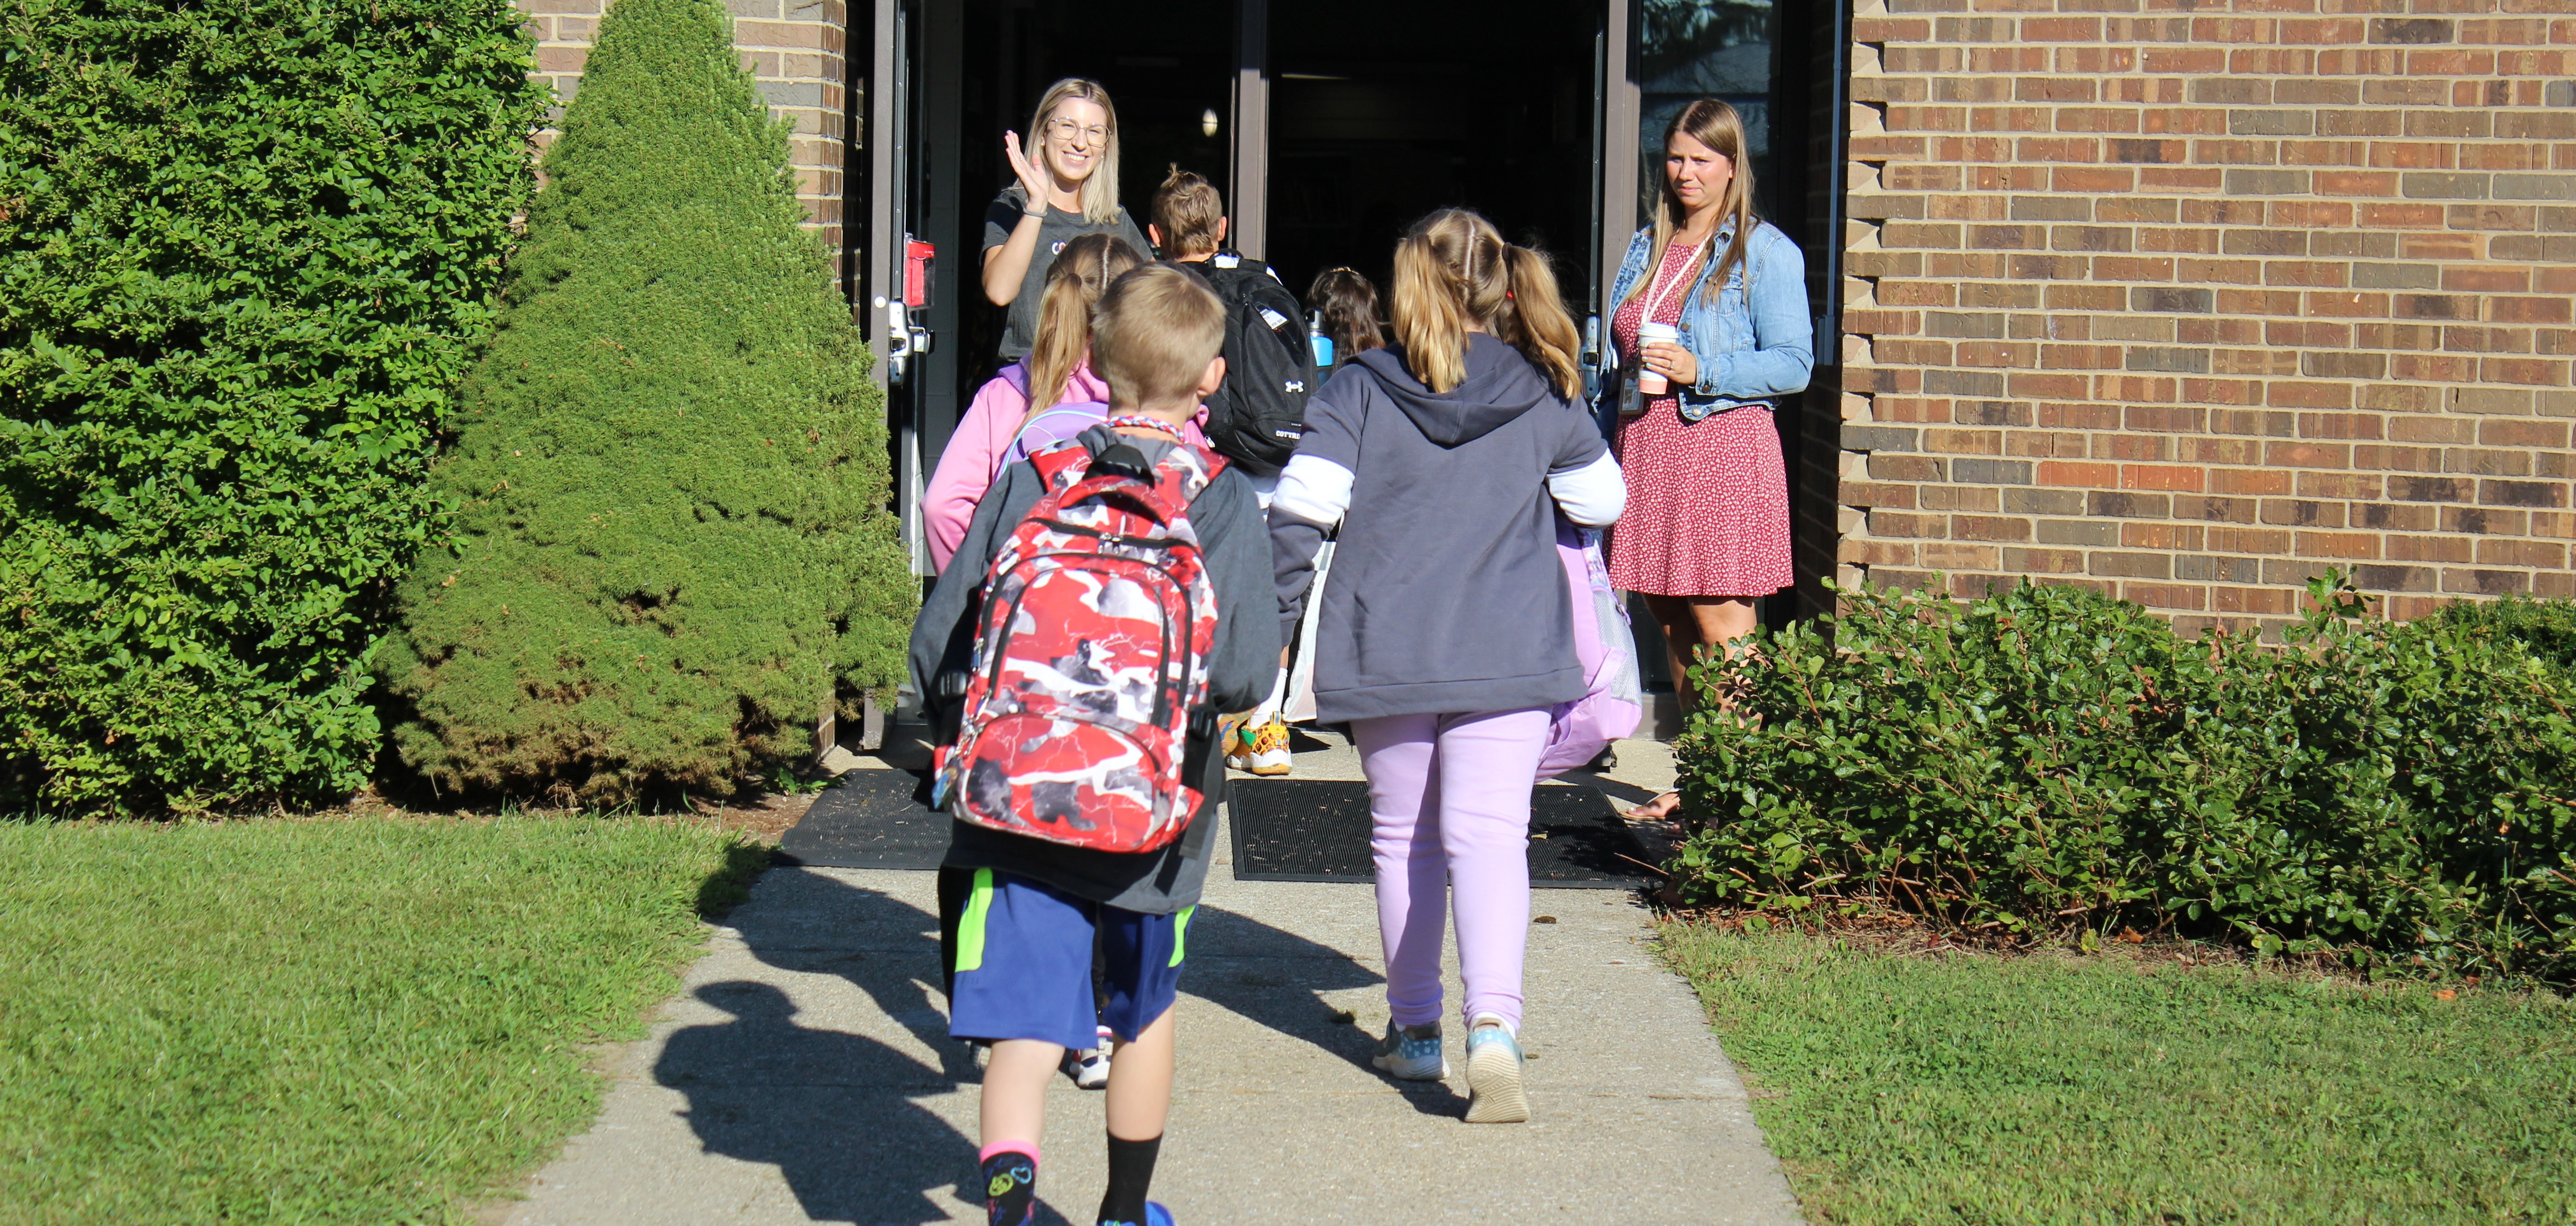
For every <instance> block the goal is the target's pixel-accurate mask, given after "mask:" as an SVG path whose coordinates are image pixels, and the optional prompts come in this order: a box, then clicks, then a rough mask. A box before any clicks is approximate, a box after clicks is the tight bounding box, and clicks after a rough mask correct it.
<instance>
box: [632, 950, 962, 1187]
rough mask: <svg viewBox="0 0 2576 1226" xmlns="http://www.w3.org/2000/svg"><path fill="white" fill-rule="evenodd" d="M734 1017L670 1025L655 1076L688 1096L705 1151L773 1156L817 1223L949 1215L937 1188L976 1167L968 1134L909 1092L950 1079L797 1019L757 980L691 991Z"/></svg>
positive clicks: (762, 1158) (940, 1088)
mask: <svg viewBox="0 0 2576 1226" xmlns="http://www.w3.org/2000/svg"><path fill="white" fill-rule="evenodd" d="M697 996H698V999H700V1000H703V1001H705V1002H707V1003H708V1004H710V1005H713V1006H715V1007H716V1008H718V1009H722V1010H724V1011H725V1012H727V1013H730V1014H732V1015H733V1020H732V1021H728V1022H720V1023H715V1024H711V1025H703V1026H691V1027H688V1028H686V1029H683V1030H681V1031H679V1032H677V1033H675V1034H673V1035H672V1036H671V1038H670V1040H669V1041H668V1042H667V1043H666V1044H664V1046H663V1049H662V1058H661V1059H660V1060H659V1061H657V1062H656V1063H655V1064H654V1066H653V1076H654V1078H655V1080H657V1081H659V1082H661V1083H662V1084H663V1085H666V1086H669V1087H671V1088H673V1089H676V1090H679V1091H680V1092H681V1093H683V1094H686V1095H688V1098H689V1109H688V1120H689V1127H690V1128H692V1129H694V1130H695V1131H696V1132H697V1135H698V1140H699V1142H700V1143H701V1144H703V1145H705V1146H706V1148H707V1151H708V1152H710V1153H718V1154H723V1155H725V1156H727V1157H732V1158H739V1159H742V1160H743V1161H746V1162H759V1163H768V1164H774V1165H776V1166H777V1167H778V1168H779V1172H780V1174H782V1175H783V1176H785V1178H786V1180H787V1186H788V1187H789V1188H790V1189H792V1190H793V1191H794V1192H795V1193H796V1199H797V1202H798V1203H799V1204H800V1205H801V1206H802V1207H803V1208H804V1210H805V1215H806V1216H807V1217H809V1218H812V1219H814V1220H816V1221H823V1222H868V1223H880V1222H902V1223H908V1224H919V1223H928V1222H945V1221H948V1220H949V1211H948V1209H947V1208H945V1207H944V1206H943V1205H941V1204H939V1203H937V1202H934V1201H933V1200H932V1199H931V1196H930V1192H931V1191H932V1190H933V1189H940V1188H949V1187H954V1186H955V1185H956V1183H957V1181H958V1180H959V1179H960V1178H961V1177H962V1176H963V1175H965V1174H966V1173H969V1172H971V1171H972V1170H973V1167H974V1159H975V1146H974V1143H973V1142H972V1141H970V1140H968V1139H967V1138H965V1137H963V1136H960V1135H958V1133H957V1131H956V1130H955V1129H953V1128H951V1127H949V1126H948V1123H947V1121H945V1120H942V1119H940V1118H939V1117H938V1116H936V1115H934V1114H932V1113H931V1112H930V1111H929V1110H927V1109H925V1108H923V1107H922V1106H920V1105H919V1104H917V1103H915V1102H913V1101H912V1098H913V1096H915V1095H919V1094H924V1093H940V1092H944V1091H946V1090H948V1089H949V1088H950V1086H951V1084H952V1083H951V1082H950V1081H949V1079H948V1078H946V1077H945V1076H943V1075H942V1074H941V1073H940V1071H939V1070H937V1069H933V1068H930V1067H928V1066H925V1065H922V1064H920V1063H917V1062H915V1061H913V1060H911V1059H908V1058H906V1057H905V1056H904V1055H903V1054H902V1053H900V1052H897V1051H895V1050H894V1049H893V1048H890V1047H888V1046H886V1045H885V1044H883V1043H879V1042H876V1041H875V1040H873V1039H868V1038H865V1037H862V1036H859V1035H854V1034H845V1033H843V1032H840V1031H837V1030H815V1029H808V1028H806V1027H803V1026H799V1025H797V1024H796V1013H797V1010H796V1006H795V1005H794V1004H792V1003H791V1002H789V1000H788V999H787V995H786V993H784V992H781V991H779V990H778V989H777V988H775V987H772V986H770V985H768V984H765V983H751V982H747V981H741V980H736V981H732V982H726V983H713V984H708V985H707V986H705V987H702V988H700V989H698V992H697Z"/></svg>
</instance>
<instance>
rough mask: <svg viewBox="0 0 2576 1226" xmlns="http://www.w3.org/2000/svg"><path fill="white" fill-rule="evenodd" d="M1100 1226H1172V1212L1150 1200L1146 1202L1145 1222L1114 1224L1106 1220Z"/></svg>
mask: <svg viewBox="0 0 2576 1226" xmlns="http://www.w3.org/2000/svg"><path fill="white" fill-rule="evenodd" d="M1100 1226H1172V1211H1171V1210H1169V1209H1166V1208H1164V1207H1162V1206H1161V1205H1160V1204H1157V1203H1155V1202H1153V1201H1150V1200H1149V1201H1146V1202H1145V1220H1144V1221H1142V1222H1112V1221H1109V1220H1107V1219H1105V1218H1104V1219H1102V1221H1101V1223H1100Z"/></svg>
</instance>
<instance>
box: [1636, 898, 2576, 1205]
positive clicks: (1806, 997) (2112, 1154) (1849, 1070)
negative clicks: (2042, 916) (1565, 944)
mask: <svg viewBox="0 0 2576 1226" xmlns="http://www.w3.org/2000/svg"><path fill="white" fill-rule="evenodd" d="M1664 950H1665V954H1666V956H1667V957H1668V958H1669V959H1670V960H1671V961H1672V962H1673V963H1674V965H1675V966H1677V967H1679V968H1680V969H1681V970H1682V971H1683V973H1685V974H1687V975H1688V976H1689V977H1690V979H1691V981H1692V983H1693V984H1694V985H1696V986H1697V988H1698V989H1699V993H1700V998H1701V999H1702V1000H1703V1001H1704V1002H1706V1004H1707V1005H1708V1009H1709V1016H1710V1017H1711V1019H1713V1020H1714V1022H1715V1023H1716V1026H1717V1030H1718V1033H1719V1035H1720V1036H1721V1037H1722V1038H1723V1039H1724V1041H1725V1043H1726V1047H1727V1051H1728V1053H1729V1054H1730V1055H1731V1056H1732V1057H1733V1058H1734V1060H1735V1062H1736V1064H1737V1066H1738V1067H1739V1068H1741V1069H1742V1070H1743V1071H1744V1073H1745V1076H1746V1078H1747V1080H1748V1081H1749V1082H1751V1083H1752V1085H1753V1087H1754V1089H1755V1093H1756V1096H1757V1097H1756V1101H1755V1103H1754V1109H1755V1114H1756V1116H1757V1118H1758V1119H1759V1120H1760V1121H1761V1124H1762V1127H1763V1131H1764V1132H1765V1133H1766V1134H1767V1135H1768V1137H1769V1139H1770V1142H1771V1145H1772V1148H1773V1150H1774V1151H1775V1152H1777V1153H1778V1154H1779V1155H1780V1157H1781V1158H1782V1160H1783V1161H1784V1162H1786V1163H1787V1165H1788V1166H1789V1169H1790V1181H1791V1183H1792V1184H1793V1186H1795V1187H1796V1189H1797V1191H1798V1195H1799V1196H1800V1198H1801V1199H1802V1200H1804V1201H1805V1203H1806V1205H1807V1207H1808V1209H1809V1212H1810V1213H1811V1214H1812V1215H1814V1216H1815V1217H1817V1218H1819V1219H1821V1220H1823V1221H1827V1222H1834V1223H1852V1224H1862V1223H1868V1224H1877V1223H1979V1224H1984V1223H1995V1224H2002V1223H2061V1222H2063V1223H2105V1224H2109V1223H2121V1224H2127V1223H2176V1224H2182V1223H2192V1224H2197V1223H2218V1222H2225V1223H2270V1222H2283V1223H2338V1224H2340V1223H2362V1222H2370V1223H2419V1222H2420V1223H2439V1222H2518V1223H2548V1224H2550V1226H2565V1224H2566V1223H2570V1222H2576V1006H2571V1005H2570V1004H2569V1002H2567V1001H2566V1000H2563V999H2561V998H2558V997H2555V996H2550V995H2547V994H2541V995H2536V996H2535V995H2529V994H2521V993H2514V992H2506V991H2496V990H2483V991H2481V990H2474V989H2467V990H2460V991H2458V992H2457V994H2456V998H2455V999H2451V1000H2443V999H2440V998H2438V997H2437V996H2435V994H2434V993H2435V991H2436V987H2435V986H2434V985H2428V984H2421V983H2411V984H2359V983H2355V982H2351V981H2345V980H2329V979H2318V978H2309V977H2302V976H2296V975H2290V974H2284V973H2277V972H2264V971H2256V970H2251V969H2247V968H2244V967H2241V966H2228V967H2208V966H2203V967H2187V966H2182V965H2179V964H2177V963H2176V962H2174V961H2172V960H2164V961H2156V960H2152V959H2149V958H2144V957H2138V956H2129V955H2117V954H2115V955H2105V956H2100V957H2090V958H2079V957H2073V956H2053V955H2032V956H2024V957H2004V956H1992V955H1965V954H1960V955H1942V956H1928V957H1926V956H1916V957H1909V956H1904V955H1900V954H1896V953H1891V952H1884V951H1872V950H1868V949H1865V948H1858V947H1851V946H1845V945H1841V944H1838V943H1836V942H1834V941H1832V940H1829V939H1824V938H1819V937H1813V936H1804V935H1798V934H1790V933H1773V934H1766V935H1760V936H1748V935H1744V934H1740V933H1731V932H1726V931H1722V930H1719V929H1715V928H1711V927H1708V926H1704V925H1693V924H1671V925H1667V926H1666V927H1665V929H1664Z"/></svg>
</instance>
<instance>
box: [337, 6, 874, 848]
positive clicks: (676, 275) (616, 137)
mask: <svg viewBox="0 0 2576 1226" xmlns="http://www.w3.org/2000/svg"><path fill="white" fill-rule="evenodd" d="M545 171H546V175H547V184H548V185H547V187H546V190H545V191H543V192H542V193H540V194H539V195H538V197H537V199H536V203H535V205H534V206H533V208H532V209H531V211H530V215H529V225H528V238H527V242H526V244H525V245H524V246H523V247H522V248H521V249H520V251H519V253H518V255H517V256H516V257H515V261H514V264H513V267H512V270H511V280H510V285H509V289H508V291H507V309H506V313H505V315H504V317H503V319H502V323H501V329H500V332H499V334H498V335H497V336H496V337H495V338H494V340H493V343H492V347H491V349H490V351H489V352H488V354H487V355H486V356H485V358H484V360H483V362H482V364H481V365H480V367H478V368H477V370H476V371H475V373H474V375H473V376H472V377H471V378H470V379H469V380H468V381H467V383H466V386H465V389H464V391H463V393H462V401H463V412H462V414H461V415H460V420H461V421H462V423H463V430H462V433H461V436H460V437H459V439H458V442H457V446H456V449H455V451H454V452H453V454H451V455H450V456H449V457H447V458H446V459H445V460H443V461H442V462H441V464H442V466H441V468H440V470H439V473H438V480H439V483H440V484H441V485H442V486H443V487H445V488H446V489H448V490H450V491H452V492H453V494H454V496H456V497H457V498H460V499H463V500H466V506H465V509H464V511H463V513H462V515H461V516H460V518H459V519H458V521H457V531H456V533H455V536H454V539H453V541H452V545H451V548H449V549H447V550H443V551H440V552H437V553H433V554H430V555H427V556H425V557H424V558H423V560H422V562H421V564H420V566H419V568H418V569H417V570H416V572H415V573H414V574H413V575H412V576H411V577H410V578H409V579H408V580H407V581H406V584H405V586H404V588H403V591H402V604H403V629H402V634H401V635H400V636H398V637H397V638H396V639H395V640H394V641H393V642H391V643H390V644H389V645H388V650H387V656H386V676H387V679H388V682H389V685H390V687H391V689H392V690H393V692H394V693H395V695H396V696H397V697H398V698H399V699H400V700H401V701H402V702H403V703H405V704H407V705H408V712H407V716H406V718H404V719H403V720H402V722H401V723H400V725H399V726H398V727H397V728H396V729H395V745H396V747H397V748H398V749H399V751H400V753H401V755H402V758H403V760H404V762H405V763H407V764H408V765H409V766H410V767H412V768H413V769H415V770H417V771H420V772H422V773H423V774H425V775H427V776H428V777H429V779H430V780H431V781H433V782H434V783H436V784H437V785H438V786H439V787H441V788H442V789H447V790H464V791H468V792H510V793H521V794H529V793H539V794H552V795H555V796H557V797H560V798H564V799H572V798H578V799H581V800H583V801H587V802H592V803H614V802H617V801H622V800H625V799H629V798H632V797H635V796H636V795H638V794H639V793H641V792H645V791H648V790H664V789H669V788H683V789H688V790H691V791H701V792H713V793H724V792H728V791H731V790H734V789H735V788H737V787H739V786H742V785H743V784H745V783H746V782H747V781H749V780H750V779H751V778H752V777H754V776H755V775H757V774H758V773H759V772H760V771H761V770H762V769H763V768H765V767H767V766H769V765H771V764H773V763H776V762H777V761H779V760H781V759H784V758H787V757H790V756H793V755H796V754H799V753H802V752H804V751H805V750H806V749H807V747H808V746H809V744H810V741H809V737H810V730H811V728H812V726H813V721H814V719H815V717H816V716H817V714H819V713H820V711H821V710H822V709H823V708H824V707H825V706H826V705H827V704H830V703H832V702H833V701H835V691H836V685H838V686H842V687H848V688H851V689H865V688H876V687H891V686H892V685H893V684H894V683H895V682H896V681H897V680H898V679H899V677H900V675H901V672H902V667H903V644H904V639H905V635H906V632H907V630H908V629H909V626H910V621H911V616H912V610H913V604H914V595H915V588H914V582H913V579H912V576H911V573H910V568H909V566H907V565H906V560H905V558H904V557H903V555H902V554H901V552H900V551H899V550H898V549H897V548H896V546H895V528H894V520H893V517H892V516H891V514H889V513H888V511H887V509H886V507H887V504H888V502H889V482H888V478H887V473H886V454H887V452H886V438H885V427H884V423H883V413H882V410H881V408H880V398H879V396H878V394H877V393H876V391H875V389H874V388H873V387H872V385H870V384H869V383H868V381H867V379H866V378H865V374H866V369H867V351H866V348H865V346H864V344H863V342H862V339H861V337H860V334H859V331H858V329H857V328H856V327H854V326H853V324H852V322H851V318H850V310H849V307H848V305H847V304H846V303H845V302H844V301H843V300H842V298H841V296H840V294H839V293H838V291H837V290H836V288H835V287H834V284H833V277H832V269H831V265H830V262H829V260H828V258H827V257H826V255H825V253H824V250H823V247H822V245H821V244H820V243H819V242H817V241H816V240H815V238H814V237H813V236H812V235H810V234H808V233H806V232H804V231H803V230H802V229H800V227H799V222H800V221H801V220H802V218H803V210H802V208H801V206H800V205H799V204H798V203H797V200H796V195H795V180H794V178H793V177H792V174H791V173H790V172H789V170H788V169H787V128H786V126H785V125H784V124H782V123H780V122H778V121H775V120H773V119H771V118H770V116H769V113H768V110H767V108H766V107H764V106H763V105H762V103H761V100H760V97H759V95H758V94H757V92H756V91H755V90H754V87H753V84H752V80H751V78H750V76H749V75H748V74H747V73H745V72H744V71H743V70H742V67H741V65H740V63H739V62H738V60H737V58H736V54H735V52H734V50H733V39H732V30H731V22H730V21H729V19H728V18H727V17H726V15H725V12H724V10H723V8H721V7H720V6H718V5H717V4H716V3H714V0H618V4H617V5H616V7H615V8H613V9H611V10H610V11H609V14H608V16H607V18H606V19H605V20H603V21H602V22H601V24H600V31H599V41H598V44H597V46H596V47H595V48H594V49H593V51H592V52H591V55H590V59H589V61H588V65H587V68H586V70H585V72H584V75H583V79H582V87H581V93H580V94H579V95H578V96H577V97H576V99H575V100H574V102H573V104H572V106H571V109H570V110H569V112H568V113H567V114H566V115H565V117H564V123H563V135H562V137H561V139H559V140H558V141H556V142H555V144H554V145H553V146H552V147H551V148H550V149H549V150H548V151H547V154H546V158H545Z"/></svg>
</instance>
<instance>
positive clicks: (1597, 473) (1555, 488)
mask: <svg viewBox="0 0 2576 1226" xmlns="http://www.w3.org/2000/svg"><path fill="white" fill-rule="evenodd" d="M1547 492H1548V493H1550V494H1552V495H1554V496H1555V497H1556V505H1557V508H1558V509H1559V510H1562V511H1564V512H1565V517H1566V518H1567V519H1570V520H1573V521H1574V522H1575V523H1577V524H1580V525H1582V526H1583V527H1586V528H1606V527H1609V526H1610V525H1612V524H1615V523H1617V522H1619V512H1621V511H1623V510H1626V509H1627V506H1628V478H1627V477H1626V476H1624V475H1622V474H1621V473H1620V471H1619V462H1618V461H1617V460H1614V459H1611V458H1610V453H1609V452H1607V451H1604V452H1602V453H1601V454H1600V456H1599V457H1598V458H1596V459H1594V460H1593V461H1592V462H1591V463H1589V464H1586V465H1584V466H1583V467H1581V468H1569V469H1567V470H1565V471H1564V472H1561V473H1549V474H1548V475H1547Z"/></svg>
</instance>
